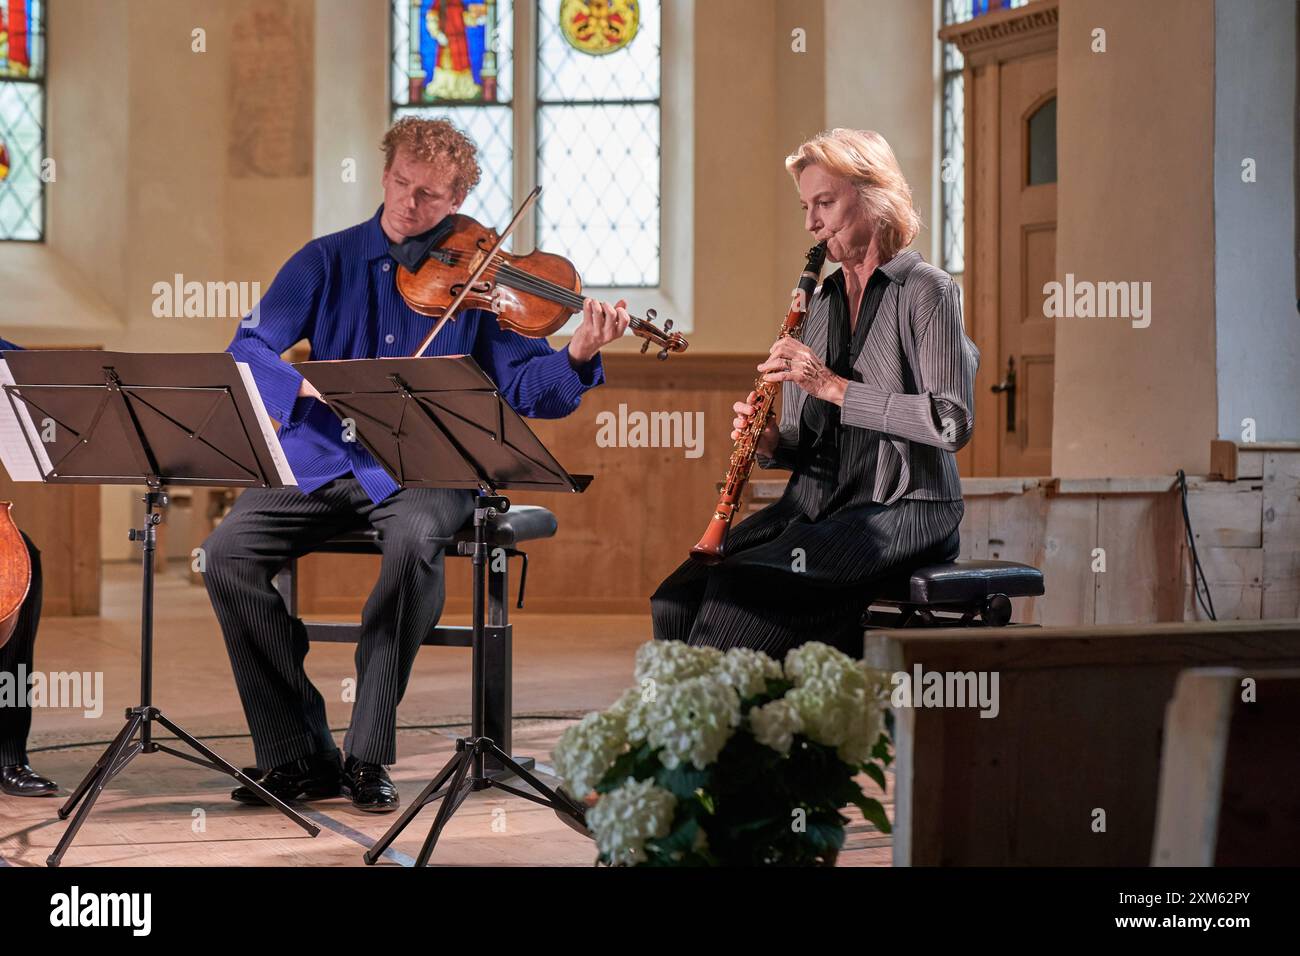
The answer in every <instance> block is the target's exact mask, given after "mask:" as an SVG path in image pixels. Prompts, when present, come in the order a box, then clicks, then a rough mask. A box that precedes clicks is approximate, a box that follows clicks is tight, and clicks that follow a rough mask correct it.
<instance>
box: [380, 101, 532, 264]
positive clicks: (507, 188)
mask: <svg viewBox="0 0 1300 956" xmlns="http://www.w3.org/2000/svg"><path fill="white" fill-rule="evenodd" d="M510 114H511V110H510V107H509V106H425V107H404V108H402V109H399V110H397V111H396V113H395V115H394V119H399V118H401V117H403V116H422V117H426V118H428V119H447V120H450V121H451V122H452V123H454V124H455V125H456V127H457V128H458V129H461V130H463V131H464V132H465V135H467V136H468V137H469V138H470V139H472V140H473V141H474V144H475V145H476V146H477V147H478V164H479V168H480V169H481V170H482V171H483V176H482V178H481V179H480V180H479V184H478V185H477V186H475V187H474V189H473V191H471V192H470V194H469V195H468V196H466V197H465V202H464V204H463V205H462V206H461V207H460V211H461V212H462V213H464V214H465V215H467V216H472V217H473V218H475V219H477V220H478V221H479V222H481V223H483V225H485V226H487V227H489V228H491V229H500V228H502V227H503V226H505V224H506V223H508V222H509V221H510V217H511V216H512V215H514V197H513V195H512V194H513V189H512V188H511V184H512V183H513V181H514V173H513V170H514V149H513V148H512V145H511V143H512V136H511V133H512V130H511V124H512V122H513V121H512V119H511V116H510ZM507 244H509V240H507Z"/></svg>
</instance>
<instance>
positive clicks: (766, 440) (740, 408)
mask: <svg viewBox="0 0 1300 956" xmlns="http://www.w3.org/2000/svg"><path fill="white" fill-rule="evenodd" d="M757 399H758V392H750V393H749V397H748V398H746V399H745V400H744V401H743V402H736V404H734V405H732V406H731V409H732V411H734V412H735V413H736V417H735V420H734V421H732V423H731V440H732V441H735V440H736V439H738V438H739V437H740V433H741V432H742V431H744V429H745V428H746V427H747V426H748V425H749V420H750V419H751V418H753V417H754V412H756V411H757V409H756V408H755V407H754V402H755V401H757ZM780 440H781V429H780V426H779V425H778V424H777V421H776V417H775V416H773V418H772V420H771V421H770V422H768V423H767V427H766V428H764V429H763V434H761V435H759V436H758V447H757V449H756V451H757V453H758V454H760V455H762V456H763V457H764V458H771V457H772V455H773V454H774V453H775V452H776V446H777V443H778V442H779V441H780Z"/></svg>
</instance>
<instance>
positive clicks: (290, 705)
mask: <svg viewBox="0 0 1300 956" xmlns="http://www.w3.org/2000/svg"><path fill="white" fill-rule="evenodd" d="M382 146H383V149H384V151H385V164H384V174H383V178H382V185H383V190H384V203H383V205H382V206H380V207H379V210H378V212H376V214H375V215H374V217H373V218H371V219H369V220H368V221H366V222H363V223H361V224H359V225H357V226H353V227H352V228H350V229H345V230H343V231H342V232H337V233H334V234H332V235H328V236H324V237H322V238H320V239H314V240H312V241H311V242H309V243H307V245H306V246H304V247H303V248H302V249H301V250H299V251H298V252H297V253H295V254H294V255H293V256H292V257H291V258H290V259H289V261H288V262H287V263H286V264H285V265H284V267H283V268H282V269H281V270H280V272H279V274H278V275H277V276H276V278H275V281H274V282H273V283H272V285H271V287H270V288H269V289H268V290H267V293H266V295H265V296H264V297H263V299H262V301H261V303H260V305H259V306H258V309H257V310H256V312H255V313H254V315H253V316H250V317H249V318H248V319H246V320H245V322H244V323H243V325H242V327H241V328H240V329H239V331H238V332H237V333H236V335H235V338H234V341H233V342H232V343H231V345H230V348H229V350H228V351H229V352H230V353H231V354H233V355H234V356H235V358H236V359H237V360H239V361H241V362H247V363H249V365H250V367H251V369H252V373H253V377H254V379H255V380H256V382H257V386H258V390H259V391H260V392H261V395H262V399H263V401H264V402H265V404H266V408H267V411H268V413H269V414H270V415H271V417H272V418H275V419H276V420H277V421H279V422H280V423H281V426H282V427H281V431H280V442H281V444H282V445H283V447H284V451H285V454H286V456H287V457H288V460H289V463H290V465H291V467H292V468H293V471H294V475H295V477H296V478H297V481H298V487H297V488H284V489H261V488H252V489H248V490H246V491H244V492H243V493H242V494H241V495H240V496H239V498H238V499H237V500H236V502H235V506H234V509H233V510H232V511H231V513H230V515H229V516H228V517H226V518H225V520H223V521H222V522H221V524H220V525H219V526H218V527H217V530H216V531H215V532H213V534H212V535H211V536H210V537H209V538H208V540H207V541H206V542H205V544H204V549H205V551H206V570H205V572H204V580H205V583H206V584H207V588H208V594H209V596H210V598H211V600H212V606H213V608H214V610H215V611H216V615H217V619H218V621H219V622H220V624H221V630H222V634H223V635H224V637H225V642H226V648H227V651H228V652H229V655H230V661H231V666H232V668H233V670H234V675H235V683H236V685H237V686H238V688H239V695H240V700H241V701H242V703H243V706H244V713H245V715H246V716H247V718H248V724H249V729H250V731H251V733H252V737H253V747H254V751H255V753H256V757H257V765H258V766H259V767H260V768H262V769H263V770H265V771H266V773H265V775H264V776H263V779H262V781H261V782H262V784H263V785H264V786H266V787H267V788H268V789H269V790H271V791H272V792H273V793H275V794H276V795H277V796H279V797H281V798H282V799H286V800H294V799H305V800H311V799H324V798H328V797H333V796H337V795H339V794H340V793H343V794H345V795H347V796H349V797H350V798H351V799H352V802H353V805H354V806H356V807H357V808H358V809H361V810H366V811H371V812H387V811H391V810H394V809H396V808H397V805H398V797H397V790H396V788H395V787H394V786H393V783H392V781H391V780H390V779H389V776H388V773H387V771H386V770H385V769H384V765H385V764H392V763H394V762H395V761H396V759H397V742H396V736H397V705H398V703H399V702H400V701H401V699H402V694H403V692H404V691H405V689H406V684H407V679H408V678H409V676H410V672H411V667H412V665H413V663H414V661H415V654H416V651H417V650H418V649H419V647H420V645H421V642H422V641H423V639H424V637H425V635H426V634H428V632H429V630H430V628H432V627H433V626H434V625H435V624H436V623H437V620H438V618H439V616H440V615H441V612H442V606H443V598H444V582H443V558H442V552H443V549H444V547H445V546H446V545H447V544H448V543H449V541H450V540H451V538H452V536H453V535H454V534H455V532H456V531H457V530H459V529H460V528H461V527H462V526H463V525H464V524H465V523H466V521H467V520H468V519H469V517H470V515H471V514H472V511H473V495H472V493H471V492H469V491H465V490H457V489H434V488H399V487H398V486H397V484H396V483H395V482H394V481H393V479H392V478H391V477H390V476H389V475H388V474H387V473H386V472H385V471H384V470H383V469H382V468H381V467H380V466H379V465H378V463H377V462H376V461H375V459H374V458H373V457H372V456H371V455H370V453H369V452H367V451H366V450H365V448H364V447H362V446H361V445H360V444H359V443H358V442H355V441H348V440H346V438H347V437H348V436H346V435H345V430H344V428H343V425H342V424H341V423H340V421H339V419H338V418H337V417H336V416H335V415H334V413H333V412H332V411H331V410H330V409H329V408H328V407H327V405H326V404H325V402H324V401H323V400H322V399H321V397H320V395H319V393H318V392H316V390H315V389H314V388H312V386H311V385H310V384H309V383H308V382H307V381H306V380H305V379H304V378H303V377H302V375H301V374H299V373H298V372H297V371H296V370H295V369H294V368H293V367H292V366H291V365H289V364H288V363H287V362H285V361H283V360H282V359H281V358H280V356H281V354H282V353H283V352H284V351H285V350H286V349H288V348H289V347H290V346H292V345H293V344H294V343H296V342H298V341H299V340H301V339H303V338H305V339H307V341H308V342H309V343H310V345H311V357H312V359H359V358H378V357H388V356H409V355H411V354H413V353H414V352H415V351H416V349H417V348H418V347H419V345H420V343H421V342H422V340H423V339H424V338H425V336H426V335H427V334H428V333H429V331H430V329H431V328H432V326H433V320H432V319H429V318H427V317H425V316H422V315H420V314H419V313H417V312H415V311H413V310H412V309H410V308H409V307H408V306H407V305H406V303H405V302H404V301H403V300H402V298H401V296H400V294H399V293H398V291H397V288H396V282H395V278H396V273H397V266H398V263H407V264H408V265H409V264H410V263H411V261H412V259H413V258H418V255H419V252H420V250H422V249H423V248H424V247H425V246H427V244H428V242H427V240H428V234H429V233H430V231H431V230H432V229H433V228H434V227H435V226H437V225H438V224H439V223H440V222H441V221H442V220H443V218H444V217H446V216H448V215H450V214H452V213H454V212H456V210H457V209H459V207H460V205H461V203H462V202H463V201H464V199H465V197H466V195H467V194H468V193H469V191H470V190H471V189H473V187H474V186H475V184H477V182H478V180H479V166H478V162H477V159H476V150H475V147H474V144H473V143H472V142H470V140H469V139H468V138H467V137H465V136H464V135H463V134H462V133H460V132H459V131H458V130H456V128H455V127H454V126H452V125H451V124H450V123H448V122H446V121H445V120H425V119H415V118H410V117H408V118H405V119H402V120H399V121H398V122H397V123H396V124H394V126H393V127H392V129H390V130H389V131H388V133H387V135H386V136H385V137H384V140H383V144H382ZM422 240H423V241H422ZM629 321H630V319H629V316H628V314H627V312H626V310H625V309H624V308H623V303H621V302H620V303H618V304H617V305H610V304H608V303H601V302H595V301H593V300H590V299H588V300H586V302H585V303H584V307H583V316H582V324H581V325H580V326H579V327H578V329H577V330H576V332H575V333H574V335H573V337H572V339H571V340H570V341H569V344H568V345H567V346H566V347H565V348H563V349H560V350H558V351H556V350H554V349H552V348H551V347H550V346H549V345H547V343H546V342H545V341H544V340H541V339H529V338H524V337H523V336H520V335H518V334H517V333H514V332H511V331H507V330H503V329H502V328H501V327H500V326H499V325H498V323H497V322H496V320H495V319H494V318H493V317H492V316H491V315H490V314H487V313H482V312H474V311H470V312H465V313H463V314H461V315H460V316H459V317H458V318H457V319H455V320H454V321H451V322H448V323H447V324H446V325H445V326H444V327H443V329H442V330H441V331H440V332H439V334H438V335H437V337H436V338H434V340H433V342H432V344H431V345H430V346H429V348H428V350H427V351H426V353H425V354H426V355H461V354H465V355H472V356H473V357H474V358H475V360H476V361H477V362H478V364H479V365H480V366H482V368H483V369H484V371H485V372H486V373H487V374H488V375H489V376H490V377H491V378H492V379H493V381H494V382H496V384H497V386H498V387H499V389H500V391H501V394H502V395H503V396H504V397H505V398H506V400H507V401H509V403H510V404H511V406H512V407H514V408H515V409H516V410H517V411H519V412H520V413H521V414H523V415H528V416H532V417H536V418H559V417H563V416H565V415H568V414H569V413H571V412H572V411H574V410H575V409H576V408H577V407H578V403H579V401H580V400H581V398H582V395H583V393H585V392H586V391H587V390H588V389H590V388H593V387H595V386H597V385H599V384H601V383H602V382H603V381H604V374H603V370H602V366H601V360H600V355H599V350H600V348H601V347H602V346H603V345H605V344H606V343H608V342H612V341H614V340H615V339H617V338H618V337H619V336H621V335H622V334H623V332H624V330H625V329H626V328H627V325H628V322H629ZM367 527H370V528H374V529H376V530H378V532H379V545H380V548H381V550H382V552H383V558H382V564H381V569H380V575H379V580H378V582H377V583H376V585H375V587H374V589H373V590H372V591H371V593H370V597H369V599H368V600H367V602H366V605H365V610H364V611H363V613H362V619H361V637H360V639H359V641H358V643H357V651H356V667H357V685H356V702H355V705H354V707H353V712H352V722H351V726H350V727H349V729H348V731H347V735H346V737H345V738H344V741H343V750H344V752H345V754H346V760H345V761H344V762H343V763H342V765H340V756H339V752H338V750H337V748H336V745H335V743H334V740H333V738H332V737H331V735H330V731H329V726H328V725H327V723H326V720H325V701H324V699H323V698H322V697H321V694H320V692H319V691H318V690H317V689H316V688H315V687H314V686H313V685H312V683H311V681H310V680H309V679H308V677H307V674H306V671H305V670H304V668H303V659H304V657H305V656H306V653H307V649H308V642H307V635H306V632H305V630H304V629H303V627H302V622H301V621H299V620H297V619H296V618H292V617H290V615H289V613H288V611H287V610H286V609H285V606H284V603H283V602H282V601H281V599H280V596H279V594H278V593H277V592H276V591H275V589H274V587H273V586H272V584H271V580H272V578H273V576H274V575H275V573H276V572H277V571H278V570H279V569H280V568H281V567H282V566H283V565H284V564H285V562H286V561H288V560H289V559H290V558H294V557H297V556H300V555H303V554H306V553H308V552H310V551H312V550H313V549H315V548H316V547H318V546H319V545H321V544H323V543H324V542H325V541H326V540H328V539H329V538H331V537H334V536H335V535H337V534H340V533H342V532H346V531H350V530H359V529H363V528H367ZM231 796H232V797H233V798H234V799H235V800H238V801H240V802H243V803H250V804H260V803H261V801H260V800H259V799H258V798H257V797H256V796H255V795H254V794H253V793H252V792H250V791H248V790H247V789H245V788H243V787H240V788H239V789H237V790H235V791H234V793H233V794H232V795H231Z"/></svg>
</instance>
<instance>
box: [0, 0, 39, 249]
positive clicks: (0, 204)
mask: <svg viewBox="0 0 1300 956" xmlns="http://www.w3.org/2000/svg"><path fill="white" fill-rule="evenodd" d="M44 80H45V32H44V9H43V4H42V3H41V0H0V240H5V239H18V240H32V241H39V240H40V239H43V238H44V234H45V204H44V199H45V195H44V185H45V184H44V182H43V181H42V179H41V161H42V159H43V157H44V153H45V122H44V120H45V85H44Z"/></svg>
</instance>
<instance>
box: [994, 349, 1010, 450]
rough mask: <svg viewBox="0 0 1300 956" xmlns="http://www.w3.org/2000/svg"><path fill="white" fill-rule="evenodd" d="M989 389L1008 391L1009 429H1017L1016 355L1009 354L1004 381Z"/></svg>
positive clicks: (995, 391)
mask: <svg viewBox="0 0 1300 956" xmlns="http://www.w3.org/2000/svg"><path fill="white" fill-rule="evenodd" d="M989 390H990V391H991V392H994V393H995V394H996V393H997V392H1006V393H1007V431H1008V432H1014V431H1015V430H1016V357H1015V356H1014V355H1008V356H1007V374H1006V377H1005V378H1003V379H1002V381H1000V382H998V384H996V385H991V386H989Z"/></svg>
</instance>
